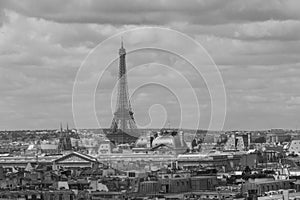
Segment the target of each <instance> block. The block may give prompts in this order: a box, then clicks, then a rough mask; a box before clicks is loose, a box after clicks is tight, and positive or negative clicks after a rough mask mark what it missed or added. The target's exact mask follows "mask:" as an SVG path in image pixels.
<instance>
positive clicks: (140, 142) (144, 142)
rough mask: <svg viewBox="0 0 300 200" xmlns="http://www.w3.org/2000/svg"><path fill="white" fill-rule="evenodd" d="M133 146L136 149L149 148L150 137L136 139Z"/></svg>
mask: <svg viewBox="0 0 300 200" xmlns="http://www.w3.org/2000/svg"><path fill="white" fill-rule="evenodd" d="M135 146H136V147H138V148H147V147H149V146H150V137H147V136H141V137H139V138H138V139H137V141H136V143H135Z"/></svg>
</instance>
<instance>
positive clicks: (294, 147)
mask: <svg viewBox="0 0 300 200" xmlns="http://www.w3.org/2000/svg"><path fill="white" fill-rule="evenodd" d="M289 152H290V153H292V152H295V153H296V154H300V140H292V141H291V144H290V147H289Z"/></svg>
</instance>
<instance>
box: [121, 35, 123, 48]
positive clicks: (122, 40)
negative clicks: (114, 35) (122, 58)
mask: <svg viewBox="0 0 300 200" xmlns="http://www.w3.org/2000/svg"><path fill="white" fill-rule="evenodd" d="M121 48H122V49H123V36H121Z"/></svg>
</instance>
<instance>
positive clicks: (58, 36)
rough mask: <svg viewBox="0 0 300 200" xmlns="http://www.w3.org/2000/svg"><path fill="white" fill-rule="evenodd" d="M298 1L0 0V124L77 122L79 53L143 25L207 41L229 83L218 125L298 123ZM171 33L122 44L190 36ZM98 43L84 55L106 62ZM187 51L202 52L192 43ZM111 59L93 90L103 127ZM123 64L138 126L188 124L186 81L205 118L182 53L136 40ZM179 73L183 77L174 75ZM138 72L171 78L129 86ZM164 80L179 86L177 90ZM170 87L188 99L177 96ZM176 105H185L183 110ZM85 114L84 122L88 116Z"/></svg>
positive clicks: (200, 93) (203, 90) (112, 75)
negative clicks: (222, 120) (74, 100)
mask: <svg viewBox="0 0 300 200" xmlns="http://www.w3.org/2000/svg"><path fill="white" fill-rule="evenodd" d="M299 9H300V2H299V1H298V0H294V1H292V0H282V1H280V0H270V1H263V0H260V1H256V0H253V1H234V0H233V1H215V0H209V1H208V0H207V1H202V0H198V1H196V0H195V1H182V0H178V1H176V0H169V1H168V0H157V1H151V3H150V4H149V3H147V1H140V0H136V1H135V0H130V1H129V0H128V2H127V1H126V0H113V1H104V0H103V1H101V0H98V1H90V0H89V1H84V2H83V1H80V0H67V1H60V0H51V1H33V0H32V1H31V0H27V1H14V0H10V1H5V0H2V1H0V129H38V128H57V127H58V126H59V123H60V122H63V123H65V124H66V123H67V122H68V123H69V124H70V126H74V121H73V114H72V91H73V84H74V81H75V78H76V74H77V72H78V70H79V68H80V66H81V65H82V62H83V60H84V59H85V58H86V57H87V55H88V54H89V53H90V52H91V51H92V50H93V49H94V48H95V47H96V46H97V45H98V44H99V43H101V42H102V41H104V40H106V39H107V38H109V37H111V36H113V35H115V34H118V33H120V32H122V31H126V30H131V29H134V28H139V27H146V26H155V27H164V28H169V29H173V30H176V31H180V32H182V33H184V34H186V35H188V36H190V37H191V38H193V39H194V40H195V41H197V42H199V43H200V44H201V45H202V46H203V47H204V48H205V49H206V50H207V52H208V54H209V55H210V56H211V58H212V59H213V60H214V62H215V64H216V65H217V66H218V69H219V70H220V73H221V75H222V78H223V81H224V86H225V89H226V95H227V102H226V107H227V115H226V120H225V124H224V129H226V130H228V129H267V128H299V127H300V118H299V117H300V56H299V53H300V34H299V32H300V12H299ZM133 36H134V37H133ZM149 38H151V39H149ZM172 39H174V38H167V39H166V38H161V37H153V34H151V32H147V33H145V34H144V35H142V36H141V35H131V36H128V37H127V38H124V40H125V41H124V42H125V47H127V50H128V51H130V49H131V48H134V45H135V44H137V45H138V44H139V43H138V42H141V41H146V40H147V41H151V42H153V44H154V43H157V44H158V43H160V44H162V43H163V42H166V40H168V42H169V43H171V44H177V45H180V47H182V49H188V47H189V46H187V44H186V46H185V44H184V43H180V42H178V41H177V40H174V41H173V40H172ZM113 45H115V46H114V47H115V51H114V52H112V51H110V52H105V53H104V55H103V54H101V56H111V55H115V56H117V53H118V48H119V47H118V45H119V44H117V43H115V42H114V43H113ZM97 52H98V53H99V52H101V50H98V51H96V53H95V56H94V58H93V57H92V58H91V59H90V60H89V61H87V62H86V63H87V64H86V65H88V64H90V65H92V63H94V64H95V63H98V64H99V68H100V69H101V68H103V69H104V67H106V66H101V62H102V61H101V60H99V59H98V60H97V59H96V58H100V57H101V56H99V55H98V54H97ZM189 54H190V55H192V56H194V57H197V56H199V55H198V54H197V52H196V51H194V50H193V49H189ZM193 54H194V55H193ZM97 55H98V56H97ZM150 58H151V59H150ZM154 61H155V62H156V63H154ZM206 64H207V63H206ZM95 65H96V64H95ZM117 65H118V62H117V61H116V60H115V61H114V62H112V64H111V65H110V66H109V67H108V68H107V70H106V73H105V75H103V76H102V77H101V81H100V82H99V84H98V86H97V91H96V94H95V102H96V103H95V108H96V113H97V117H98V120H99V121H100V123H101V126H102V127H109V126H110V122H111V119H112V113H111V110H110V109H107V108H111V107H114V101H112V100H111V99H114V98H111V93H112V90H113V88H114V84H115V81H116V78H117ZM127 66H128V69H129V70H131V69H132V70H131V73H130V74H129V75H128V79H129V80H128V81H129V87H130V93H133V95H132V104H133V105H132V107H133V110H134V112H135V116H136V121H137V123H138V125H139V127H161V126H164V123H162V122H166V121H169V123H170V124H171V126H177V125H178V124H179V121H180V120H182V119H181V118H180V116H181V117H183V118H184V119H183V121H184V123H183V124H182V126H183V127H185V128H189V127H190V126H191V124H190V123H192V121H193V120H195V119H196V118H197V115H195V113H194V112H193V111H194V110H195V109H197V107H196V104H194V103H192V102H191V101H190V100H189V99H190V95H189V94H187V93H186V92H187V91H188V89H187V88H189V87H191V86H192V88H189V89H193V90H195V91H196V96H197V100H198V103H199V104H200V105H199V107H200V114H201V119H200V128H205V127H207V124H208V123H209V120H210V118H211V103H210V102H211V101H210V95H209V92H208V90H207V86H206V85H205V82H204V81H203V79H202V78H201V77H199V78H197V77H194V73H193V70H192V68H189V67H188V66H189V64H188V63H186V62H185V61H184V60H182V59H179V58H178V57H176V56H174V55H171V54H169V53H166V52H160V51H153V50H143V51H139V52H135V53H130V54H128V64H127ZM208 66H209V65H208ZM172 69H176V71H177V72H178V71H179V72H180V73H179V75H178V73H177V72H174V70H172ZM176 73H177V75H176ZM204 73H205V72H204ZM182 74H183V75H184V76H185V79H186V80H188V81H189V82H191V85H190V86H186V87H185V86H183V85H184V82H182V84H179V83H181V82H179V81H177V80H179V77H180V76H181V75H182ZM92 75H93V76H100V74H97V73H96V74H92ZM177 76H178V77H177ZM86 78H87V80H88V79H89V78H88V77H86ZM141 80H143V81H144V82H143V83H150V82H154V83H157V82H159V81H160V80H165V81H166V82H165V83H166V84H168V87H166V88H164V87H162V85H159V84H150V85H149V84H148V85H147V84H146V85H144V86H143V87H139V88H138V90H135V92H134V90H132V88H133V86H134V85H135V84H137V83H138V82H139V81H141ZM82 81H84V80H82ZM172 84H173V85H172ZM168 88H169V89H168ZM170 88H171V89H172V88H176V89H177V90H176V91H177V92H176V94H175V95H174V94H173V93H172V91H171V90H170ZM82 93H84V92H83V91H82ZM79 95H81V94H79ZM176 96H182V98H184V97H185V100H181V101H178V98H176ZM81 103H84V102H81ZM87 103H88V102H87ZM180 108H185V111H184V112H185V113H184V115H182V112H183V111H180ZM82 116H83V117H82V118H83V119H85V120H86V124H87V125H88V122H87V121H88V118H85V116H84V114H82ZM151 118H152V121H151ZM197 119H198V118H197ZM91 126H92V125H91Z"/></svg>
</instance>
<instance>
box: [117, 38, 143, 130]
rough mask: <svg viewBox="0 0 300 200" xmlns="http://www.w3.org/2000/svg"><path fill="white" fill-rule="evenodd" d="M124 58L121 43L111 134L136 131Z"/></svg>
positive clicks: (124, 52) (124, 53)
mask: <svg viewBox="0 0 300 200" xmlns="http://www.w3.org/2000/svg"><path fill="white" fill-rule="evenodd" d="M125 57H126V50H125V48H124V47H123V41H122V43H121V48H120V49H119V77H118V79H119V81H118V94H117V95H118V96H117V105H116V110H115V113H114V117H113V120H112V124H111V129H112V132H113V133H115V132H117V131H118V130H122V131H123V132H124V133H134V132H135V130H136V129H137V127H136V124H135V120H134V117H133V111H132V108H131V104H130V100H129V93H128V83H127V74H126V59H125Z"/></svg>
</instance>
